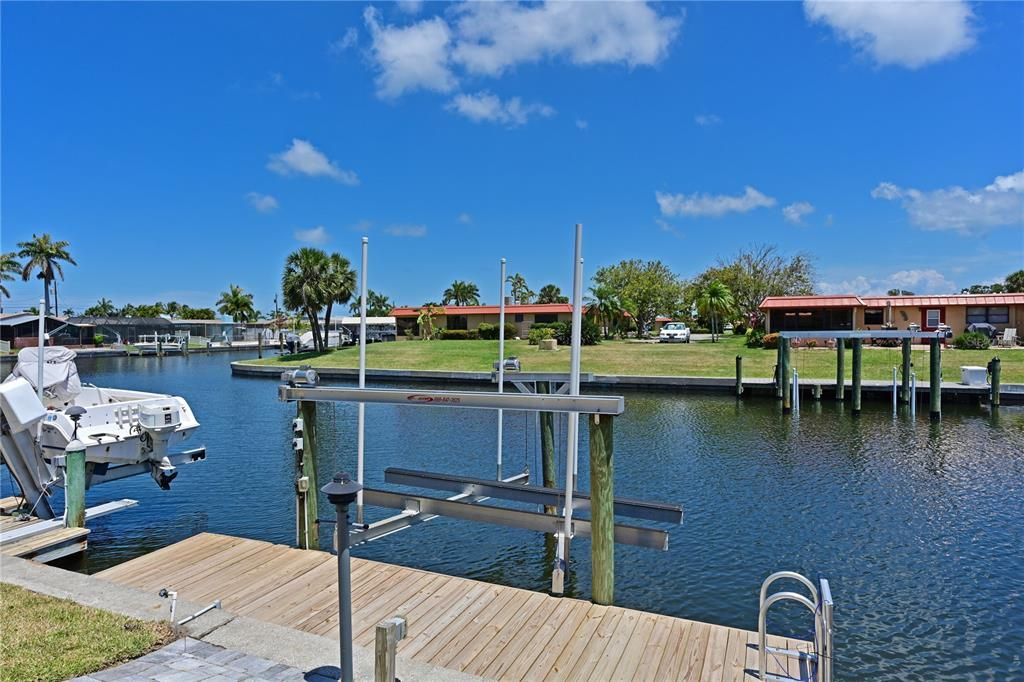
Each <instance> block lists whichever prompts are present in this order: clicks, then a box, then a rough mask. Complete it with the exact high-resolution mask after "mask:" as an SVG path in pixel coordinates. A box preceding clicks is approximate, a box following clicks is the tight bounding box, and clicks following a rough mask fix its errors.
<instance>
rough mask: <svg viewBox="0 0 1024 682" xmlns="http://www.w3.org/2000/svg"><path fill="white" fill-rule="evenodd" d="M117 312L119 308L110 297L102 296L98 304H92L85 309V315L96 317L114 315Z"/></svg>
mask: <svg viewBox="0 0 1024 682" xmlns="http://www.w3.org/2000/svg"><path fill="white" fill-rule="evenodd" d="M116 313H117V308H115V307H114V304H113V303H111V302H110V299H109V298H101V299H100V300H98V301H96V305H91V306H89V307H88V308H86V309H85V312H84V313H82V314H83V315H89V316H95V317H112V316H113V315H115V314H116Z"/></svg>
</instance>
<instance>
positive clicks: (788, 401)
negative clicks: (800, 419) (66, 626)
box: [779, 337, 793, 414]
mask: <svg viewBox="0 0 1024 682" xmlns="http://www.w3.org/2000/svg"><path fill="white" fill-rule="evenodd" d="M779 350H780V351H781V356H782V362H780V363H779V383H780V384H781V385H782V413H783V414H786V413H788V412H789V411H790V410H792V409H793V396H791V395H790V390H789V383H790V381H791V380H792V377H791V376H790V366H789V365H790V357H789V339H784V338H782V337H779Z"/></svg>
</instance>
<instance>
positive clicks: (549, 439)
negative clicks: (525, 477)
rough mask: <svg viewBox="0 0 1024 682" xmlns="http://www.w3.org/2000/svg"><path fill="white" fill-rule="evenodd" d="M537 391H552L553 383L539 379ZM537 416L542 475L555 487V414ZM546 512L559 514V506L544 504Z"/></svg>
mask: <svg viewBox="0 0 1024 682" xmlns="http://www.w3.org/2000/svg"><path fill="white" fill-rule="evenodd" d="M537 393H538V394H548V393H551V384H550V383H549V382H547V381H538V382H537ZM537 416H538V419H539V421H540V453H541V476H542V479H543V482H544V487H545V488H555V487H557V486H558V482H557V481H556V480H555V477H556V475H557V473H558V466H557V464H555V414H554V413H553V412H539V413H538V414H537ZM544 513H545V514H557V513H558V508H557V507H555V506H552V505H544Z"/></svg>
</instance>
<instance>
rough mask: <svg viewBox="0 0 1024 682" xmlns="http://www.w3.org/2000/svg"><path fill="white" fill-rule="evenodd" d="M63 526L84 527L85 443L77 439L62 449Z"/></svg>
mask: <svg viewBox="0 0 1024 682" xmlns="http://www.w3.org/2000/svg"><path fill="white" fill-rule="evenodd" d="M64 527H65V528H84V527H85V444H84V443H83V442H82V441H80V440H78V439H75V440H73V441H71V442H70V443H68V445H67V447H66V448H65V449H64Z"/></svg>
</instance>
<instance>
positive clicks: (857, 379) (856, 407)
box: [851, 339, 864, 417]
mask: <svg viewBox="0 0 1024 682" xmlns="http://www.w3.org/2000/svg"><path fill="white" fill-rule="evenodd" d="M851 343H852V345H853V386H852V388H853V416H854V417H859V416H860V384H861V370H862V369H863V368H864V341H863V339H852V340H851Z"/></svg>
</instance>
